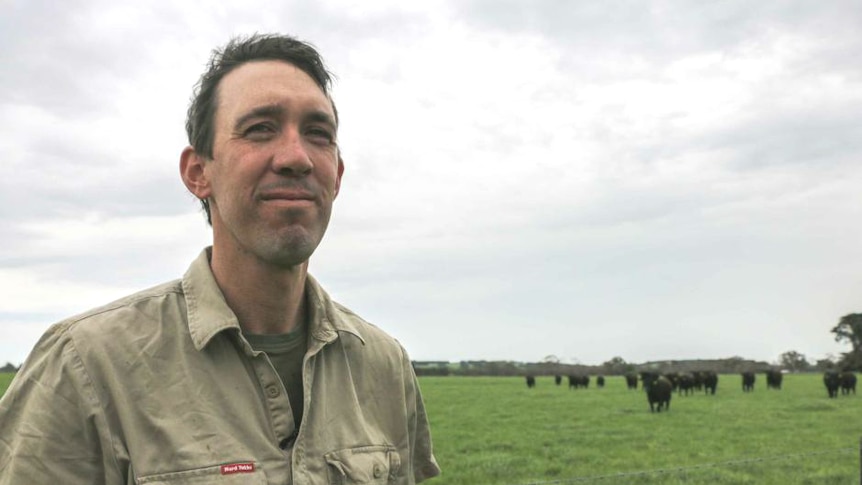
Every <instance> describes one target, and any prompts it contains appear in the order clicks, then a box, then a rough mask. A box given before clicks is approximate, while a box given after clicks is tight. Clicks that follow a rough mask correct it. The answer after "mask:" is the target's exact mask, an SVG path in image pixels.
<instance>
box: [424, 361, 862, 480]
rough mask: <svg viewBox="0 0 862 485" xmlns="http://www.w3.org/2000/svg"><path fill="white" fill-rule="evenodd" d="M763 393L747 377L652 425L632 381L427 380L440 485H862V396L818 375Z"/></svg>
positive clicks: (788, 380)
mask: <svg viewBox="0 0 862 485" xmlns="http://www.w3.org/2000/svg"><path fill="white" fill-rule="evenodd" d="M763 381H764V379H763V376H762V375H759V376H758V382H757V385H756V387H755V391H754V392H753V393H747V394H745V393H743V392H742V390H741V388H742V381H741V378H740V377H739V376H738V375H722V376H720V378H719V385H718V392H717V393H716V395H715V396H706V395H703V394H700V393H698V394H695V395H691V396H678V395H674V397H673V399H672V401H671V408H670V412H668V413H664V412H663V413H661V414H658V413H656V414H652V413H650V411H649V405H648V403H647V400H646V396H645V394H644V392H643V391H641V390H638V391H629V390H628V389H626V387H625V382H624V380H623V378H622V377H611V378H608V382H607V385H606V386H605V388H604V389H596V388H595V387H593V386H594V384H592V385H591V387H590V388H589V389H586V390H584V389H580V390H569V389H568V388H567V386H566V385H565V383H564V384H563V385H562V386H560V387H557V386H555V385H554V383H553V379H552V378H550V377H545V378H539V379H538V383H537V386H536V388H534V389H527V387H526V385H525V384H524V380H523V378H511V377H502V378H495V377H424V378H422V379H421V381H420V384H421V386H422V392H423V395H424V398H425V402H426V406H427V410H428V414H429V416H430V419H431V425H432V434H433V439H434V449H435V454H436V456H437V459H438V461H439V462H440V465H441V467H442V468H443V475H442V476H441V477H439V478H437V479H435V480H433V481H432V483H434V484H435V485H444V484H446V485H454V484H459V485H460V484H463V485H482V484H494V485H522V484H534V483H535V484H538V483H542V484H567V483H600V484H616V483H637V484H642V483H647V484H653V483H654V484H776V485H777V484H858V483H860V482H859V480H860V478H859V477H860V472H859V462H860V452H859V442H860V437H862V395H860V396H852V395H851V396H849V397H844V396H839V398H838V399H829V398H828V397H827V394H826V390H825V388H824V387H823V383H822V380H821V376H820V375H816V374H805V375H788V376H786V377H785V380H784V386H783V389H782V390H781V391H774V390H773V391H767V390H766V389H765V385H764V382H763ZM660 470H665V471H663V472H662V471H660ZM609 475H610V476H609ZM597 477H604V478H597Z"/></svg>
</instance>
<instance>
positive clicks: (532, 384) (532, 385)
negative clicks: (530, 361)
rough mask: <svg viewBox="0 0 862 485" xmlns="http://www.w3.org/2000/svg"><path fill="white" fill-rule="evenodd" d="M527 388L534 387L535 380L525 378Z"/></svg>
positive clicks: (533, 378) (528, 377) (531, 377)
mask: <svg viewBox="0 0 862 485" xmlns="http://www.w3.org/2000/svg"><path fill="white" fill-rule="evenodd" d="M527 387H529V388H530V389H532V388H534V387H536V378H535V377H533V376H527Z"/></svg>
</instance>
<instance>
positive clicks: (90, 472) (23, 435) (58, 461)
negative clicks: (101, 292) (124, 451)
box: [0, 324, 126, 485]
mask: <svg viewBox="0 0 862 485" xmlns="http://www.w3.org/2000/svg"><path fill="white" fill-rule="evenodd" d="M101 408H102V406H101V405H100V403H99V402H98V398H97V396H96V393H95V391H94V388H93V384H92V382H90V380H89V378H88V377H87V373H86V370H85V368H84V364H83V362H82V361H81V359H80V357H79V356H78V353H77V351H76V349H75V345H74V342H73V340H72V339H71V337H70V336H69V333H68V328H67V327H66V326H64V325H62V324H60V325H55V326H54V327H52V328H51V329H49V330H48V331H47V332H46V333H45V335H44V336H43V337H42V339H41V340H40V341H39V343H38V344H36V347H35V348H34V349H33V351H32V352H31V354H30V356H29V357H28V358H27V361H26V362H25V363H24V365H23V366H22V367H21V369H20V370H19V371H18V374H17V375H16V376H15V378H14V379H13V380H12V383H11V385H10V386H9V389H8V390H7V391H6V393H5V394H4V395H3V397H2V398H0V470H2V473H0V485H18V484H29V483H32V484H48V483H52V484H53V483H57V484H60V483H62V484H64V485H124V484H126V479H125V478H124V477H122V476H121V473H120V471H119V470H120V469H119V467H118V466H116V463H117V461H116V457H115V456H116V455H115V453H114V450H113V448H112V444H111V439H110V436H109V435H108V433H107V432H106V429H105V420H104V415H103V414H102V413H101V412H100V409H101Z"/></svg>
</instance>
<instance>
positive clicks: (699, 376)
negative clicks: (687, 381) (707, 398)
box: [691, 370, 706, 391]
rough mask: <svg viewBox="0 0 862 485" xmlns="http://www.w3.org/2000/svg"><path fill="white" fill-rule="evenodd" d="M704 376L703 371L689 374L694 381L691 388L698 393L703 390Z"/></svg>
mask: <svg viewBox="0 0 862 485" xmlns="http://www.w3.org/2000/svg"><path fill="white" fill-rule="evenodd" d="M704 376H706V373H705V372H704V371H701V370H696V371H694V372H692V373H691V377H692V378H693V379H694V382H693V383H692V386H693V387H694V388H695V389H696V390H698V391H700V390H702V389H703V378H704Z"/></svg>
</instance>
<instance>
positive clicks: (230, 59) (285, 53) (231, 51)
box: [186, 34, 338, 223]
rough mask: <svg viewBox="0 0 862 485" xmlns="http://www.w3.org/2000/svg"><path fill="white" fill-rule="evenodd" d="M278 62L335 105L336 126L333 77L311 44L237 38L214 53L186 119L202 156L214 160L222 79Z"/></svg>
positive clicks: (285, 37)
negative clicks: (251, 64)
mask: <svg viewBox="0 0 862 485" xmlns="http://www.w3.org/2000/svg"><path fill="white" fill-rule="evenodd" d="M263 60H277V61H284V62H287V63H290V64H292V65H294V66H296V67H297V68H298V69H300V70H301V71H303V72H305V73H306V74H308V75H309V76H310V77H311V79H313V80H314V82H315V83H316V84H317V85H318V86H319V87H320V89H321V90H322V91H323V93H324V94H325V95H326V96H327V97H328V98H329V99H330V102H331V103H332V111H333V112H334V114H335V122H336V124H337V123H338V111H337V110H336V109H335V103H334V102H333V101H332V98H331V96H330V88H331V86H332V74H331V73H330V72H329V71H328V70H327V69H326V66H325V65H324V64H323V58H321V57H320V54H319V53H318V52H317V49H315V48H314V46H312V45H311V44H309V43H307V42H303V41H300V40H297V39H295V38H294V37H291V36H289V35H281V34H253V35H250V36H246V37H242V36H240V37H234V38H232V39H231V40H230V41H229V42H228V43H227V45H225V46H224V47H223V48H221V49H213V51H212V55H211V56H210V60H209V63H208V64H207V70H206V71H205V72H204V73H203V74H202V75H201V77H200V79H199V80H198V83H197V84H196V85H195V89H194V93H193V94H192V99H191V103H190V104H189V110H188V113H187V116H186V133H187V134H188V137H189V144H190V145H191V146H192V147H193V148H194V149H195V152H197V153H198V154H199V155H202V156H204V157H206V158H212V156H213V141H214V138H215V133H214V127H213V125H214V122H215V116H216V108H217V105H218V85H219V83H220V82H221V80H222V78H224V77H225V75H227V74H228V73H229V72H231V71H232V70H234V69H235V68H237V67H239V66H240V65H242V64H245V63H247V62H252V61H263ZM201 204H202V205H203V209H204V211H205V212H206V215H207V222H210V223H212V221H211V218H210V209H209V204H208V203H207V201H206V200H201Z"/></svg>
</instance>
